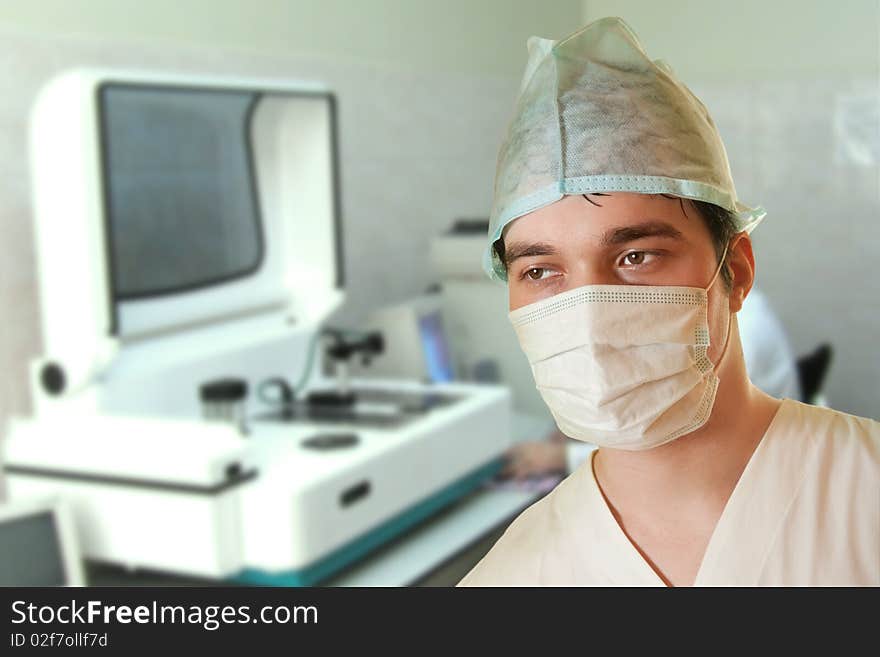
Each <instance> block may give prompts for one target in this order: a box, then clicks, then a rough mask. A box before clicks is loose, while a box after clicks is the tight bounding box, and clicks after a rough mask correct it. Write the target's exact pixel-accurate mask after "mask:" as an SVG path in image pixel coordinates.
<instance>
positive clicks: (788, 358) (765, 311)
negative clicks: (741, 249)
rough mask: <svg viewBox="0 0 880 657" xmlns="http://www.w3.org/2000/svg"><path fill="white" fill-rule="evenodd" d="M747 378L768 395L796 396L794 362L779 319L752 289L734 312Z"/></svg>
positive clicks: (796, 375) (796, 383) (760, 294)
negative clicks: (736, 311)
mask: <svg viewBox="0 0 880 657" xmlns="http://www.w3.org/2000/svg"><path fill="white" fill-rule="evenodd" d="M737 324H738V325H739V333H740V341H741V342H742V348H743V355H744V356H745V361H746V371H747V372H748V375H749V379H751V381H752V383H754V384H755V385H756V386H757V387H758V388H760V389H761V390H763V391H764V392H766V393H767V394H768V395H770V396H771V397H776V398H778V399H785V398H788V399H800V398H801V393H800V381H799V380H798V373H797V364H796V361H795V357H794V352H793V351H792V348H791V345H790V344H789V341H788V337H787V336H786V334H785V329H784V328H783V326H782V322H780V321H779V318H778V317H777V316H776V313H774V312H773V308H772V307H771V306H770V303H769V301H768V300H767V297H766V296H765V295H764V294H763V293H762V292H761V291H760V290H758V289H754V288H753V289H752V290H751V292H749V294H748V296H747V297H746V299H745V301H744V302H743V306H742V309H741V310H740V311H739V313H737Z"/></svg>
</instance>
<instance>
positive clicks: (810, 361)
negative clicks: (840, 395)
mask: <svg viewBox="0 0 880 657" xmlns="http://www.w3.org/2000/svg"><path fill="white" fill-rule="evenodd" d="M831 355H832V349H831V345H830V344H828V343H827V342H826V343H823V344H820V345H819V346H818V347H816V349H815V350H814V351H813V352H812V353H809V354H806V355H804V356H801V357H800V358H798V359H797V371H798V379H799V380H800V384H801V398H802V399H803V401H804V402H806V403H808V404H810V403H813V402H814V401H815V400H816V399H817V398H818V397H819V394H820V393H821V392H822V384H823V383H824V382H825V377H826V375H827V374H828V368H829V366H830V365H831Z"/></svg>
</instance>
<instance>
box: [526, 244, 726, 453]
mask: <svg viewBox="0 0 880 657" xmlns="http://www.w3.org/2000/svg"><path fill="white" fill-rule="evenodd" d="M726 253H727V249H725V252H724V255H726ZM723 262H724V256H722V258H721V264H719V266H718V269H717V270H716V271H715V275H714V276H713V277H712V281H711V282H710V283H709V285H708V286H707V287H706V288H699V287H672V286H653V285H586V286H584V287H579V288H576V289H573V290H569V291H567V292H562V293H560V294H557V295H554V296H552V297H550V298H548V299H544V300H542V301H538V302H536V303H532V304H529V305H527V306H523V307H522V308H518V309H517V310H514V311H512V312H511V313H510V315H509V316H510V321H511V323H512V324H513V328H514V331H515V332H516V335H517V338H518V339H519V343H520V346H521V347H522V350H523V351H524V352H525V354H526V357H527V358H528V360H529V363H530V364H531V367H532V373H533V374H534V377H535V384H536V386H537V388H538V391H539V392H540V393H541V396H542V397H543V399H544V402H545V403H546V404H547V406H548V407H549V409H550V412H551V413H552V414H553V417H554V419H555V420H556V424H557V425H558V427H559V429H560V431H562V433H564V434H565V435H566V436H569V437H571V438H575V439H577V440H583V441H585V442H589V443H593V444H594V445H598V446H599V447H609V448H614V449H625V450H643V449H651V448H652V447H657V446H659V445H663V444H664V443H668V442H669V441H671V440H675V439H676V438H678V437H680V436H683V435H685V434H687V433H690V432H692V431H695V430H697V429H699V428H700V427H701V426H703V424H705V422H706V420H708V419H709V416H710V415H711V413H712V406H713V404H714V402H715V392H716V390H717V389H718V377H717V376H716V375H715V367H714V366H713V363H712V362H711V361H710V360H709V358H708V356H707V351H708V348H709V322H708V315H707V312H708V291H709V290H710V289H711V287H712V285H714V283H715V280H716V279H717V278H718V273H719V272H720V271H721V266H722V264H723ZM729 336H730V322H729V319H728V332H727V337H726V338H725V343H724V349H723V351H722V354H721V356H719V361H718V362H719V363H720V362H721V359H722V358H723V357H724V353H725V352H726V351H727V342H728V341H729Z"/></svg>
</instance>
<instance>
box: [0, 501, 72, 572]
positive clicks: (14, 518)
mask: <svg viewBox="0 0 880 657" xmlns="http://www.w3.org/2000/svg"><path fill="white" fill-rule="evenodd" d="M84 584H85V580H84V579H83V568H82V557H81V555H80V551H79V541H78V537H77V535H76V531H75V528H74V524H73V519H72V517H71V514H70V509H69V508H68V506H67V504H65V503H64V502H63V501H62V500H60V499H58V498H33V499H31V498H24V497H23V498H22V499H20V500H16V501H15V502H5V503H3V504H0V586H82V585H84Z"/></svg>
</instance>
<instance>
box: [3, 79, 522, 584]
mask: <svg viewBox="0 0 880 657" xmlns="http://www.w3.org/2000/svg"><path fill="white" fill-rule="evenodd" d="M31 156H32V180H33V185H34V207H35V219H36V222H35V233H36V240H37V246H38V249H37V254H38V266H39V278H40V293H41V310H42V327H43V337H44V347H45V352H44V353H45V355H44V356H43V357H42V358H40V359H39V360H38V361H37V362H35V363H34V364H33V372H32V381H31V388H32V393H33V398H34V408H35V414H34V417H33V418H29V419H16V420H14V421H13V422H12V423H11V425H10V432H9V436H8V439H7V441H6V445H5V467H6V472H7V488H8V491H9V494H10V496H11V497H12V498H13V499H18V498H19V497H21V496H31V495H37V494H39V495H42V494H48V493H52V494H57V495H60V496H61V497H63V498H64V499H65V500H66V501H68V502H69V503H70V505H71V507H72V509H73V512H74V517H75V520H76V524H77V527H78V528H79V530H80V532H81V535H82V539H83V551H84V554H85V556H86V557H87V558H91V559H97V560H101V561H106V562H111V563H116V564H123V565H126V566H131V567H146V568H152V569H157V570H163V571H168V572H172V573H181V574H197V575H201V576H208V577H235V578H237V579H238V580H239V581H245V582H259V583H270V584H311V583H314V582H318V581H321V580H322V579H324V578H326V577H328V576H329V575H330V574H332V573H334V572H336V571H338V570H339V569H341V568H343V567H344V566H346V565H348V564H350V563H352V562H353V561H355V560H357V559H358V558H360V557H361V556H363V555H365V554H366V553H367V552H369V551H370V550H371V549H373V548H375V547H377V546H378V545H380V544H382V543H384V542H386V541H388V540H389V539H391V538H393V537H395V536H396V535H398V534H400V533H401V532H403V531H404V530H406V529H407V528H409V527H411V526H413V525H414V524H415V523H417V522H419V521H421V520H422V519H424V518H426V517H428V516H429V515H430V514H432V513H434V512H435V511H437V510H438V509H439V508H441V507H442V506H444V505H446V504H449V503H450V502H452V501H454V500H455V499H457V498H458V497H460V496H461V495H463V494H465V493H467V492H469V491H470V490H472V489H473V488H475V487H476V486H478V485H479V484H480V483H481V482H482V481H484V480H485V479H486V478H487V477H490V476H491V475H492V474H494V472H496V471H497V469H498V467H499V465H500V462H499V456H500V455H501V454H502V453H503V452H504V450H505V449H506V447H507V445H508V442H509V431H510V429H509V405H510V402H509V393H508V392H507V390H506V389H504V388H503V387H500V386H494V387H490V386H473V385H467V384H441V383H436V384H420V383H417V382H408V381H399V380H370V381H360V380H356V379H349V378H348V376H347V374H346V373H345V371H344V369H345V367H344V361H345V360H346V359H347V358H348V357H352V356H354V355H359V356H360V355H365V354H366V355H370V354H371V353H373V352H375V351H376V349H377V348H378V347H380V346H381V345H379V341H377V340H376V339H375V336H373V337H368V338H365V339H363V340H360V339H358V340H352V339H351V336H348V335H346V336H342V339H341V340H336V341H335V343H334V344H333V345H331V346H330V347H329V350H330V351H329V353H330V354H331V356H332V357H333V358H335V359H336V361H337V365H338V364H339V363H342V367H343V371H340V370H339V369H338V368H337V373H336V374H337V377H336V378H333V377H325V376H324V375H323V374H321V373H320V372H319V371H318V368H316V367H314V360H315V352H316V351H317V345H318V343H319V342H320V340H319V337H320V335H321V333H322V322H324V321H325V320H326V318H327V317H328V316H329V315H330V314H331V313H332V312H333V311H334V310H335V309H336V308H338V307H339V305H340V304H341V303H342V301H343V299H344V287H343V286H344V276H343V270H342V262H343V261H342V236H341V225H340V219H339V186H338V172H337V159H336V158H337V149H336V110H335V101H334V97H333V95H332V94H331V93H330V92H328V91H327V90H325V89H323V88H320V87H318V86H309V85H303V84H295V85H292V84H286V83H280V82H275V81H266V80H251V79H247V80H245V79H225V78H200V77H185V76H169V75H157V74H152V73H135V72H124V71H98V70H84V71H76V72H70V73H67V74H64V75H62V76H60V77H58V78H56V79H55V80H53V81H51V82H50V83H49V84H48V85H47V87H46V88H45V89H44V90H43V92H42V93H41V95H40V96H39V98H38V100H37V103H36V105H35V108H34V111H33V114H32V117H31ZM337 337H339V336H337ZM346 354H347V355H346ZM230 379H233V380H230ZM271 388H275V392H276V393H277V394H275V395H274V396H272V395H270V394H269V392H270V389H271ZM248 390H257V391H258V393H259V394H258V398H256V399H252V398H249V397H246V396H245V395H246V393H247V391H248ZM279 401H280V402H281V403H280V404H279V403H278V402H279ZM242 407H243V408H244V410H242ZM206 414H207V415H210V416H211V420H210V421H206V420H205V418H204V416H205V415H206ZM244 416H246V426H244V424H243V423H242V422H241V418H242V417H244ZM214 418H221V419H223V420H224V421H220V422H218V421H213V420H214ZM229 420H231V421H229Z"/></svg>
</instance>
